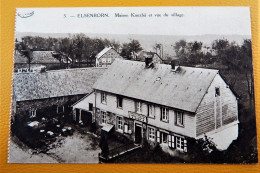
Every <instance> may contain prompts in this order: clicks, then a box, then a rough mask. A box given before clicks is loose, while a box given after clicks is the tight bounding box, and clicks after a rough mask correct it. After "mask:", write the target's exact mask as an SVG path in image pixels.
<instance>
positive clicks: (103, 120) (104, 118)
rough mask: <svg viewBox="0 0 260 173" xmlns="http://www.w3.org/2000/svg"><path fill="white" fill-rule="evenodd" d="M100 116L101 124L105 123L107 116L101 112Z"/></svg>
mask: <svg viewBox="0 0 260 173" xmlns="http://www.w3.org/2000/svg"><path fill="white" fill-rule="evenodd" d="M101 116H102V124H106V123H107V114H106V112H103V111H101Z"/></svg>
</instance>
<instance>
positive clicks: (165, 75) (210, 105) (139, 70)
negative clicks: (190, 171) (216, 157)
mask: <svg viewBox="0 0 260 173" xmlns="http://www.w3.org/2000/svg"><path fill="white" fill-rule="evenodd" d="M148 60H151V59H148ZM148 60H146V61H145V62H138V61H128V60H117V61H115V62H114V63H113V64H112V65H111V66H110V67H109V68H108V70H107V71H106V72H105V73H104V74H103V75H102V76H101V77H100V78H99V79H98V80H97V82H96V83H95V84H94V86H93V88H94V92H93V93H91V94H90V95H89V96H86V97H85V98H83V99H82V100H81V101H79V102H77V104H75V105H73V112H74V114H73V117H74V120H75V121H80V120H81V118H82V117H84V116H82V112H83V114H88V115H90V114H91V115H92V118H89V119H91V120H92V122H95V123H96V124H97V126H98V127H100V128H99V129H110V130H112V129H114V133H116V134H118V135H124V136H126V137H128V138H129V139H131V140H133V141H134V142H135V143H136V144H142V142H143V140H144V139H147V141H148V142H149V143H150V144H151V145H152V146H156V145H160V146H161V147H162V149H163V150H164V151H165V152H168V153H170V154H171V155H176V154H177V155H179V154H180V153H187V152H189V150H190V147H191V146H192V142H191V141H192V139H200V138H204V136H205V135H207V137H210V138H212V140H213V142H214V143H215V144H216V147H217V148H218V149H220V150H225V149H227V148H228V146H229V145H230V144H231V143H232V141H233V140H235V139H237V137H238V123H239V122H238V104H237V97H236V95H235V94H234V92H233V91H232V90H231V89H230V88H229V86H228V84H227V83H226V82H225V81H224V80H223V78H222V77H221V75H220V74H219V71H218V70H213V69H203V68H194V67H184V66H175V63H171V65H166V64H153V63H152V61H148ZM85 112H88V113H85ZM86 119H87V118H86ZM82 120H83V119H82ZM89 121H90V120H89ZM191 148H192V147H191Z"/></svg>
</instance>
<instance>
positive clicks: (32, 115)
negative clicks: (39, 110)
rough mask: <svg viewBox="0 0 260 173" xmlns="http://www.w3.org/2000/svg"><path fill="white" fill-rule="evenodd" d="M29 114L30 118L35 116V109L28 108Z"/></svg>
mask: <svg viewBox="0 0 260 173" xmlns="http://www.w3.org/2000/svg"><path fill="white" fill-rule="evenodd" d="M29 116H30V118H34V117H36V110H30V111H29Z"/></svg>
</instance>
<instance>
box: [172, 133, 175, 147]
mask: <svg viewBox="0 0 260 173" xmlns="http://www.w3.org/2000/svg"><path fill="white" fill-rule="evenodd" d="M172 148H175V137H174V136H172Z"/></svg>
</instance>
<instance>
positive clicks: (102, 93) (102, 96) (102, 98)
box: [101, 92, 107, 103]
mask: <svg viewBox="0 0 260 173" xmlns="http://www.w3.org/2000/svg"><path fill="white" fill-rule="evenodd" d="M101 103H107V94H106V93H105V92H101Z"/></svg>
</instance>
